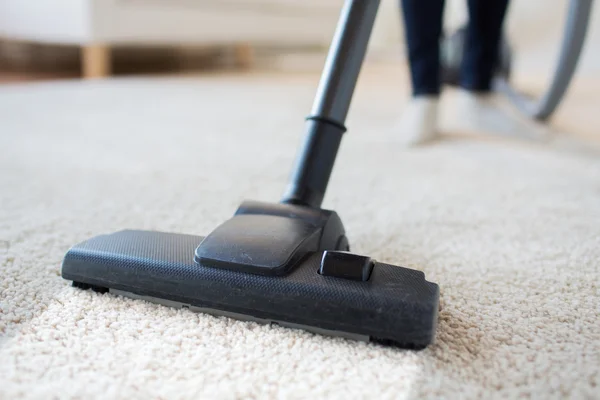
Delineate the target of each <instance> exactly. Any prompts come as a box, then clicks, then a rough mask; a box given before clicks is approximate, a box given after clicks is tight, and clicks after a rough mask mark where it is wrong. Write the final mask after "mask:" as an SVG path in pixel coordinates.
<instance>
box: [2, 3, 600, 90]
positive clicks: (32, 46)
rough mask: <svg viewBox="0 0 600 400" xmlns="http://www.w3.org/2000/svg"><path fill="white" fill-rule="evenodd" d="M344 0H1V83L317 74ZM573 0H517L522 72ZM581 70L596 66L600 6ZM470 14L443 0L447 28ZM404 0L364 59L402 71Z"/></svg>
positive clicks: (555, 38)
mask: <svg viewBox="0 0 600 400" xmlns="http://www.w3.org/2000/svg"><path fill="white" fill-rule="evenodd" d="M342 4H343V0H44V1H34V0H0V83H2V82H15V81H23V80H25V81H27V80H40V79H42V80H45V79H57V78H60V79H64V78H72V79H79V78H96V77H105V76H115V75H116V76H119V75H136V74H181V73H214V72H216V71H234V70H281V71H291V72H307V71H311V72H313V71H314V72H318V71H319V70H320V68H321V67H322V65H323V60H324V57H325V54H326V51H327V47H328V45H329V41H330V40H331V37H332V34H333V31H334V29H335V25H336V22H337V18H338V14H339V11H340V8H341V6H342ZM566 5H567V0H513V1H512V2H511V4H510V7H509V15H508V19H507V30H508V34H509V38H510V39H511V41H512V44H513V46H514V47H515V49H516V60H515V70H516V72H517V74H529V73H530V72H532V71H535V74H536V76H538V77H540V78H543V77H542V76H540V72H541V71H547V73H548V75H550V73H551V72H552V62H553V61H554V58H555V56H556V54H557V53H558V49H559V41H560V38H561V36H562V29H563V26H564V20H565V17H566ZM593 13H594V15H593V16H592V18H591V23H590V31H589V36H588V42H587V44H586V46H585V49H584V55H583V58H582V60H581V62H580V67H579V72H578V73H579V77H581V76H582V74H583V75H585V74H587V75H596V74H597V73H598V72H599V71H600V54H598V52H594V51H592V49H594V48H598V46H599V45H600V27H599V24H600V8H598V7H595V8H594V11H593ZM465 20H466V5H465V1H464V0H447V2H446V29H447V30H448V31H451V30H452V29H453V28H455V27H458V26H459V25H461V24H462V23H464V21H465ZM403 44H404V43H403V27H402V23H401V19H400V15H399V9H398V1H396V0H383V1H382V4H381V7H380V11H379V14H378V18H377V22H376V26H375V31H374V33H373V36H372V39H371V42H370V50H369V55H368V59H367V63H371V64H373V63H377V64H385V65H390V66H397V68H399V69H400V68H404V69H405V68H406V66H405V64H404V49H403V47H404V46H403Z"/></svg>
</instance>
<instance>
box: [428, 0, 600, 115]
mask: <svg viewBox="0 0 600 400" xmlns="http://www.w3.org/2000/svg"><path fill="white" fill-rule="evenodd" d="M592 4H593V0H570V2H569V4H568V7H567V20H566V25H565V28H564V32H563V40H562V44H561V48H560V53H559V56H558V62H557V66H556V68H555V70H554V74H553V77H552V80H551V83H550V85H549V87H548V89H547V90H546V93H544V94H543V95H542V96H541V97H540V98H539V99H533V98H530V97H528V96H526V95H524V94H522V93H520V92H519V91H518V90H516V89H514V88H513V87H512V86H511V85H510V75H511V68H512V64H513V59H514V56H513V53H514V52H513V48H512V46H511V45H510V43H509V41H508V39H507V37H506V35H503V36H502V39H501V45H500V49H499V53H500V54H498V62H497V66H496V74H495V79H494V89H495V90H497V91H498V92H500V93H503V94H504V95H506V96H507V97H508V99H509V100H510V101H512V103H513V104H514V105H515V106H516V107H517V109H518V110H519V111H521V112H522V113H524V114H525V115H527V116H528V117H530V118H533V119H535V120H538V121H540V122H544V121H547V120H548V119H549V118H550V116H551V115H552V114H553V113H554V111H556V108H557V107H558V106H559V104H560V102H561V100H562V99H563V97H564V95H565V93H566V92H567V89H568V87H569V84H570V83H571V80H572V78H573V76H574V75H575V70H576V69H577V64H578V62H579V59H580V56H581V51H582V49H583V45H584V43H585V38H586V36H587V30H588V25H589V20H590V15H591V11H592ZM465 40H466V27H464V26H463V27H461V28H459V29H457V30H456V31H455V32H453V33H451V34H449V35H447V36H445V37H444V38H442V41H441V46H440V47H441V51H440V53H441V54H440V63H441V69H442V71H441V76H442V81H443V82H444V83H445V84H447V85H449V86H459V80H460V67H461V64H462V60H463V58H464V57H463V54H464V43H465Z"/></svg>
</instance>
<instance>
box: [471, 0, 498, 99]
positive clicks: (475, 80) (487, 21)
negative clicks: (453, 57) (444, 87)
mask: <svg viewBox="0 0 600 400" xmlns="http://www.w3.org/2000/svg"><path fill="white" fill-rule="evenodd" d="M467 4H468V8H469V23H468V25H467V35H466V38H465V40H466V41H465V53H464V58H463V63H462V66H461V86H462V87H463V88H465V89H467V90H469V91H472V92H478V93H487V92H489V91H490V90H491V84H492V78H493V76H494V70H495V68H496V64H497V61H498V55H499V50H500V39H501V35H502V27H503V23H504V17H505V15H506V9H507V8H508V0H468V1H467Z"/></svg>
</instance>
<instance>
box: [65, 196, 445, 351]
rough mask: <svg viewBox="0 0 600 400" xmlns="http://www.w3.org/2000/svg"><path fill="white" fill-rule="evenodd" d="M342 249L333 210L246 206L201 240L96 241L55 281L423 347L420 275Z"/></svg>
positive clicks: (143, 235) (126, 234)
mask: <svg viewBox="0 0 600 400" xmlns="http://www.w3.org/2000/svg"><path fill="white" fill-rule="evenodd" d="M346 243H347V242H346V239H345V234H344V230H343V227H342V225H341V221H340V220H339V218H338V217H337V214H335V213H334V212H332V211H326V210H320V211H318V210H313V209H309V208H306V207H302V206H293V205H281V204H274V205H271V204H265V203H257V202H248V203H244V204H243V205H242V206H241V207H240V210H238V213H236V215H234V216H233V217H232V218H231V219H230V220H228V221H226V222H225V223H223V224H222V225H221V226H220V227H218V228H217V229H215V230H214V231H213V232H212V233H211V234H210V235H208V236H207V237H205V238H203V237H200V236H191V235H182V234H175V233H162V232H148V231H133V230H132V231H121V232H117V233H113V234H110V235H103V236H97V237H95V238H92V239H90V240H87V241H85V242H83V243H80V244H78V245H76V246H74V247H73V248H72V249H70V250H69V251H68V253H67V255H66V256H65V259H64V262H63V266H62V276H63V278H65V279H68V280H72V281H73V282H75V283H76V286H78V287H81V288H94V289H95V290H97V291H100V292H105V291H109V292H112V293H117V294H122V295H125V296H128V297H134V298H143V299H146V300H149V301H153V302H158V303H161V304H166V305H170V306H175V307H185V308H189V309H192V310H194V309H196V310H198V311H202V312H208V313H211V314H217V315H225V316H231V317H234V318H238V319H244V320H253V321H258V322H262V323H277V324H280V325H284V326H290V327H294V328H302V329H305V330H309V331H313V332H317V333H321V334H327V335H334V336H342V337H348V338H352V339H359V340H366V341H369V340H370V341H378V342H385V343H388V344H394V345H397V346H402V347H411V348H423V347H425V346H427V345H428V344H429V343H431V342H432V340H433V338H434V336H435V328H436V321H437V312H438V297H439V289H438V286H437V285H436V284H434V283H431V282H427V281H426V280H425V276H424V274H423V273H422V272H420V271H415V270H411V269H406V268H402V267H397V266H393V265H389V264H385V263H380V262H377V261H375V260H371V258H369V257H364V256H361V255H357V254H351V253H349V252H347V251H345V247H346ZM340 246H342V247H344V249H339V248H338V247H340Z"/></svg>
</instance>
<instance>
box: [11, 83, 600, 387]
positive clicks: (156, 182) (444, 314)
mask: <svg viewBox="0 0 600 400" xmlns="http://www.w3.org/2000/svg"><path fill="white" fill-rule="evenodd" d="M316 78H317V77H316V76H310V77H309V76H301V77H295V78H293V79H292V78H284V77H273V78H267V77H265V76H245V77H244V76H242V77H223V76H214V77H205V78H192V77H190V78H184V79H138V80H136V79H132V80H115V81H109V82H104V83H102V82H98V83H78V82H64V83H47V84H43V83H35V84H27V85H13V86H4V87H3V88H2V90H0V149H1V153H0V154H1V156H0V205H1V207H0V265H1V268H2V270H1V272H2V277H1V278H0V334H1V340H0V398H3V399H15V398H39V399H50V398H57V399H58V398H60V399H63V398H65V399H67V398H110V399H113V398H127V399H130V398H139V399H151V398H161V399H180V398H185V399H197V398H261V399H262V398H325V397H327V398H344V399H348V398H394V399H405V398H411V399H412V398H414V399H417V398H424V397H432V398H452V399H455V398H486V399H488V398H501V397H502V398H520V397H531V398H537V399H553V398H574V399H592V398H600V387H599V386H598V385H599V383H600V377H599V374H600V323H599V322H598V321H599V314H600V300H599V289H598V279H599V276H600V275H599V265H600V261H599V260H600V157H599V155H600V152H599V151H598V150H597V148H595V147H594V145H592V144H589V145H588V144H585V143H584V142H582V141H579V139H577V140H576V139H574V138H572V136H566V135H559V136H555V133H552V132H550V133H549V131H547V130H544V129H542V130H541V131H542V133H543V134H545V135H548V134H550V135H551V136H546V137H545V139H543V140H529V139H528V140H521V139H519V138H518V135H515V133H519V132H521V131H519V129H521V128H514V129H513V130H512V131H511V129H508V130H506V129H504V128H503V129H504V130H505V131H504V132H503V133H502V134H493V133H488V134H484V133H481V132H480V133H479V134H467V133H465V131H462V130H461V129H462V128H460V126H461V125H460V124H461V123H464V121H460V118H458V117H456V116H454V117H453V113H452V112H449V115H448V116H447V118H446V120H447V121H449V122H448V124H449V125H448V126H450V125H452V123H454V125H453V126H454V127H450V128H448V129H447V130H448V131H453V132H454V134H453V135H451V136H450V138H449V139H448V140H445V141H441V142H438V143H435V144H434V145H431V146H429V147H425V148H421V149H415V150H404V149H403V148H402V147H401V146H400V145H399V144H398V143H397V142H396V141H395V135H394V132H393V127H394V123H395V121H396V118H397V116H398V114H399V111H400V109H401V103H402V99H403V98H404V95H405V91H404V89H401V88H400V89H399V78H398V77H396V76H392V77H391V78H389V79H387V78H382V77H381V75H380V74H378V73H374V74H370V75H369V74H367V75H365V76H364V79H363V80H362V81H361V86H360V89H359V91H358V93H357V94H356V98H355V102H354V105H353V109H352V116H351V118H350V120H349V121H348V126H349V133H348V134H347V136H346V137H345V141H344V142H343V145H342V149H341V153H340V156H339V162H338V164H337V166H336V169H335V171H334V174H333V177H332V182H331V185H330V190H329V192H328V194H327V198H326V201H325V204H324V205H325V206H326V207H330V208H335V209H336V210H337V211H338V212H339V213H340V215H341V216H342V218H343V220H344V221H345V224H346V228H347V230H348V232H349V236H350V239H351V242H352V243H353V247H354V250H356V251H357V252H360V253H367V254H370V255H372V256H373V257H375V258H377V259H379V260H382V261H388V262H392V263H397V264H401V265H404V266H408V267H412V268H416V269H420V270H423V271H424V272H425V274H426V276H427V278H428V279H429V280H432V281H435V282H437V283H439V285H440V288H441V296H442V298H441V302H442V309H441V312H440V321H439V330H438V336H437V342H436V344H435V345H433V346H431V347H429V348H428V349H426V350H424V351H421V352H414V351H405V350H398V349H391V348H385V347H381V346H378V345H369V344H364V343H356V342H352V341H347V340H342V339H331V338H325V337H321V336H316V335H313V334H309V333H305V332H303V331H296V330H290V329H285V328H281V327H268V326H259V325H256V324H254V323H247V322H237V321H234V320H230V319H226V318H215V317H211V316H206V315H201V314H194V313H192V312H190V311H187V310H174V309H170V308H166V307H162V306H157V305H153V304H148V303H145V302H141V301H132V300H127V299H122V298H117V297H114V296H112V295H99V294H96V293H92V292H88V291H80V290H76V289H73V288H71V287H70V285H69V282H67V281H64V280H63V279H62V278H61V277H60V263H61V259H62V256H63V255H64V253H65V251H66V250H67V249H68V248H69V246H71V245H72V244H74V243H76V242H79V241H82V240H84V239H87V238H88V237H90V236H93V235H97V234H101V233H108V232H112V231H115V230H119V229H124V228H135V229H156V230H166V231H177V232H185V233H193V234H203V233H207V232H209V231H210V230H211V229H212V228H214V227H215V226H216V225H217V224H219V223H220V222H222V221H223V220H224V219H226V218H228V217H229V216H230V215H231V214H232V213H233V212H234V210H235V208H236V206H237V205H238V204H239V203H240V202H241V201H242V200H243V199H246V198H247V199H257V200H267V201H269V200H278V199H279V197H280V195H281V194H282V192H283V188H284V185H285V182H286V179H287V176H288V173H289V168H290V166H291V163H292V160H293V158H294V155H295V149H296V146H297V144H298V142H299V140H300V137H301V133H302V127H303V118H304V116H305V115H306V114H307V113H308V111H309V109H310V105H311V101H312V95H313V92H314V89H315V86H316V83H317V82H316ZM573 96H574V97H572V101H576V100H577V98H576V97H577V96H576V95H573ZM597 99H598V98H597V97H595V101H596V104H597ZM451 100H452V98H451V94H449V97H448V98H447V99H445V102H446V104H447V105H448V107H447V109H449V110H450V109H451V108H450V106H451V105H452V101H451ZM584 100H585V98H584ZM569 104H573V103H569ZM569 104H566V105H565V108H564V109H563V110H568V109H569V107H572V105H569ZM586 104H587V103H586ZM588 109H589V110H592V107H591V106H590V107H588ZM592 111H593V110H592ZM560 118H562V119H561V121H563V122H564V121H569V118H568V116H566V115H565V114H562V116H561V117H560ZM582 118H583V121H582ZM586 118H587V120H586ZM584 122H587V123H585V125H586V126H587V125H589V124H591V125H592V126H596V127H597V126H598V123H599V122H600V117H598V115H597V110H596V111H595V112H590V113H588V114H582V113H579V114H577V123H579V124H583V123H584ZM515 123H516V122H515ZM521 123H522V122H519V124H521ZM563 125H564V124H563ZM510 126H511V125H510V124H509V127H510ZM514 126H522V129H523V131H522V132H521V133H524V132H525V131H526V129H530V128H532V127H531V126H529V127H528V126H527V125H526V124H524V125H514ZM515 130H516V131H519V132H515ZM507 132H508V133H512V134H513V135H512V136H510V137H506V136H505V135H504V133H507ZM456 133H460V134H456ZM538 133H539V132H538ZM538 133H536V135H537V134H538Z"/></svg>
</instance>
